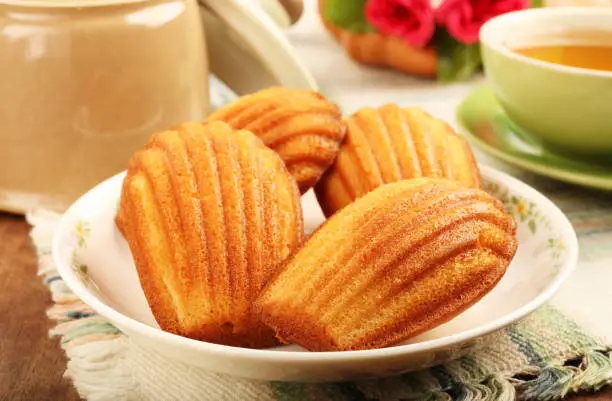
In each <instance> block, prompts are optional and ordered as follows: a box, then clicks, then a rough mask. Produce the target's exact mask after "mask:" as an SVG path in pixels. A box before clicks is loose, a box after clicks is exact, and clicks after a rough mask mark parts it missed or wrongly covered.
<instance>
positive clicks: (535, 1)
mask: <svg viewBox="0 0 612 401" xmlns="http://www.w3.org/2000/svg"><path fill="white" fill-rule="evenodd" d="M529 7H530V8H540V7H544V0H531V1H530V2H529Z"/></svg>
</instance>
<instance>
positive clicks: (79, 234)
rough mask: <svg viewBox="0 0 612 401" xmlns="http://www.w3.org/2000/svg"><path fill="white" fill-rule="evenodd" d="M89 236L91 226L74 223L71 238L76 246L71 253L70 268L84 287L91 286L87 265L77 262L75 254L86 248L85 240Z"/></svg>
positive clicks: (84, 223)
mask: <svg viewBox="0 0 612 401" xmlns="http://www.w3.org/2000/svg"><path fill="white" fill-rule="evenodd" d="M90 234H91V226H90V224H89V222H88V221H85V220H77V222H76V223H74V227H73V231H72V236H73V238H74V240H75V242H76V246H75V247H74V249H73V251H72V259H71V266H72V270H74V272H75V274H76V275H77V277H78V278H79V279H80V280H81V282H82V283H83V284H85V285H88V284H91V279H90V278H89V276H88V274H87V271H88V267H87V265H86V264H83V263H81V262H80V261H79V258H78V255H77V253H78V251H79V250H81V249H85V248H87V239H88V238H89V236H90Z"/></svg>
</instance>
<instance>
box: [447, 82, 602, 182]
mask: <svg viewBox="0 0 612 401" xmlns="http://www.w3.org/2000/svg"><path fill="white" fill-rule="evenodd" d="M484 90H487V91H491V92H493V89H492V88H491V86H490V85H487V84H485V85H481V86H478V87H476V88H474V89H473V90H471V91H470V92H469V93H468V94H467V95H466V96H465V97H464V98H463V99H462V100H461V102H460V103H459V105H458V106H457V108H456V111H455V120H456V122H457V128H458V131H459V133H460V134H462V135H464V136H465V137H466V138H468V139H469V140H470V141H471V142H472V143H474V144H475V145H476V146H478V147H479V148H480V149H481V150H483V151H485V152H487V153H489V154H490V155H492V156H495V157H497V158H499V159H501V160H503V161H505V162H506V163H509V164H511V165H514V166H517V167H520V168H523V169H525V170H527V171H531V172H533V173H537V174H540V175H542V176H544V177H548V178H554V179H557V180H559V181H563V182H566V183H569V184H576V185H580V186H583V187H588V188H596V189H601V190H606V191H612V178H610V179H606V178H605V177H595V176H593V175H591V174H588V173H581V172H575V171H571V170H568V169H563V168H556V167H551V166H549V165H547V164H546V163H538V162H534V161H531V160H527V159H525V158H523V157H521V156H516V155H513V154H510V153H507V152H504V151H503V150H501V149H498V148H496V147H495V146H493V145H490V144H489V143H487V142H486V141H484V140H483V139H482V138H481V137H480V136H479V135H477V134H475V133H474V132H472V130H471V129H470V128H468V124H467V123H466V122H465V119H464V117H463V116H462V114H463V113H462V110H463V109H464V107H465V105H466V104H468V103H469V102H470V100H471V99H472V98H473V97H474V96H476V95H477V94H478V92H480V91H484ZM481 96H482V95H481ZM493 96H495V93H494V92H493ZM495 97H496V98H497V96H495ZM502 111H503V109H502ZM504 114H505V113H504ZM549 151H550V150H549Z"/></svg>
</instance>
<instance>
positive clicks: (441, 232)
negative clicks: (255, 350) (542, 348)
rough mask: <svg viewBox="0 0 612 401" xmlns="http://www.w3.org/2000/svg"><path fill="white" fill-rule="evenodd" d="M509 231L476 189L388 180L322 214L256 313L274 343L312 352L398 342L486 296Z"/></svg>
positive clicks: (502, 265)
mask: <svg viewBox="0 0 612 401" xmlns="http://www.w3.org/2000/svg"><path fill="white" fill-rule="evenodd" d="M515 230H516V223H515V221H514V220H513V219H512V218H511V217H510V216H509V215H508V214H506V213H505V212H504V209H503V205H502V204H501V202H499V201H498V200H496V199H494V198H493V197H491V196H490V195H489V194H487V193H486V192H484V191H482V190H478V189H471V188H465V187H461V186H459V185H457V184H455V183H453V182H451V181H448V180H444V179H430V178H420V179H414V180H404V181H399V182H396V183H392V184H387V185H384V186H382V187H379V188H378V189H376V190H374V191H372V192H370V193H368V194H367V195H365V196H363V197H362V198H360V199H358V200H357V201H355V202H354V203H352V204H350V205H349V206H347V207H345V208H344V209H342V210H341V211H339V212H338V213H336V214H335V215H333V216H332V217H331V218H329V219H328V220H327V222H326V223H325V224H324V225H323V226H322V227H321V228H320V229H319V230H318V231H316V232H315V233H314V234H313V235H312V236H311V237H310V238H309V239H308V240H307V241H306V242H305V243H304V244H303V245H302V246H301V247H300V248H299V250H297V252H296V253H295V254H294V255H293V256H292V257H291V258H290V259H288V260H287V262H286V263H285V264H284V265H283V267H282V268H281V269H280V270H279V272H278V273H277V274H276V275H275V276H274V277H273V278H272V279H271V280H270V282H269V283H268V284H267V285H266V287H265V288H264V290H263V292H262V295H261V296H260V297H259V298H258V300H257V302H256V310H257V311H258V313H259V315H260V316H261V319H262V320H263V321H264V322H265V323H266V324H268V325H269V326H270V327H272V328H273V329H274V330H275V332H276V333H277V335H278V336H279V338H282V339H283V340H284V341H287V342H295V343H297V344H299V345H301V346H303V347H305V348H306V349H308V350H311V351H343V350H361V349H371V348H380V347H386V346H389V345H393V344H397V343H399V342H401V341H404V340H407V339H409V338H411V337H413V336H415V335H418V334H420V333H422V332H424V331H426V330H429V329H432V328H434V327H436V326H438V325H440V324H442V323H444V322H447V321H448V320H450V319H452V318H453V317H455V316H457V315H458V314H460V313H461V312H463V311H464V310H465V309H467V308H468V307H470V306H471V305H473V304H474V303H475V302H476V301H478V300H479V299H481V298H482V297H483V296H484V295H485V294H487V293H488V292H489V291H490V290H491V289H492V288H493V287H494V286H495V285H496V284H497V282H498V281H499V280H500V279H501V278H502V276H503V275H504V273H505V271H506V269H507V267H508V265H509V264H510V261H511V260H512V258H513V257H514V254H515V252H516V249H517V240H516V237H515Z"/></svg>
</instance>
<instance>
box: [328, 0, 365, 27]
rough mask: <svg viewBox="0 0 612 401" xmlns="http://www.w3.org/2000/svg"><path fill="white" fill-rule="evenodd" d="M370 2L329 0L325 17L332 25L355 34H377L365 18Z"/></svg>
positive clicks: (363, 0)
mask: <svg viewBox="0 0 612 401" xmlns="http://www.w3.org/2000/svg"><path fill="white" fill-rule="evenodd" d="M367 2H368V0H348V1H347V0H327V1H326V2H325V8H324V9H323V15H324V16H325V19H327V21H329V22H331V23H332V24H334V25H336V26H338V27H340V28H343V29H346V30H348V31H351V32H355V33H368V32H375V31H376V29H375V28H374V27H373V26H372V25H370V23H369V22H368V20H367V19H366V16H365V5H366V3H367Z"/></svg>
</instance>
